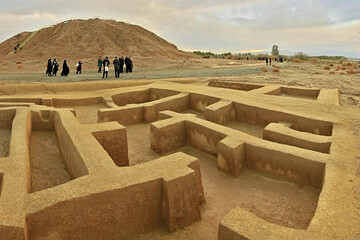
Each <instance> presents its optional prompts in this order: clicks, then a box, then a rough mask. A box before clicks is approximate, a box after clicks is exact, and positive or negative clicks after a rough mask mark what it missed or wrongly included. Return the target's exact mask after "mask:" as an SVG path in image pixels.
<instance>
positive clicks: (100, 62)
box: [98, 56, 102, 73]
mask: <svg viewBox="0 0 360 240" xmlns="http://www.w3.org/2000/svg"><path fill="white" fill-rule="evenodd" d="M101 66H102V60H101V56H99V60H98V67H99V70H98V73H101Z"/></svg>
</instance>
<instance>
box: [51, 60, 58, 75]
mask: <svg viewBox="0 0 360 240" xmlns="http://www.w3.org/2000/svg"><path fill="white" fill-rule="evenodd" d="M58 71H59V64H58V63H57V61H56V58H55V59H54V61H53V70H52V73H53V75H54V76H56V73H57V72H58Z"/></svg>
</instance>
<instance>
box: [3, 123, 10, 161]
mask: <svg viewBox="0 0 360 240" xmlns="http://www.w3.org/2000/svg"><path fill="white" fill-rule="evenodd" d="M10 139H11V130H10V129H0V158H2V157H7V156H9V150H10Z"/></svg>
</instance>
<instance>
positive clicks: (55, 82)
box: [0, 59, 360, 240]
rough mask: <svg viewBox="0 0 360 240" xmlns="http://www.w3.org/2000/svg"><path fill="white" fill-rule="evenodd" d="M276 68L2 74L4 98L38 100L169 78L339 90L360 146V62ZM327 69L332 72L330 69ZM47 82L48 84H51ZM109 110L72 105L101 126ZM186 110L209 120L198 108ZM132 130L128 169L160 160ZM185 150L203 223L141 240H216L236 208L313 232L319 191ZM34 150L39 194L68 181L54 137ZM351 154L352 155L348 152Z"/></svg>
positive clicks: (4, 136)
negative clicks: (221, 167) (102, 113)
mask: <svg viewBox="0 0 360 240" xmlns="http://www.w3.org/2000/svg"><path fill="white" fill-rule="evenodd" d="M187 61H192V60H187ZM194 64H195V65H194ZM276 65H277V66H276V69H279V72H273V69H275V68H274V67H273V66H266V65H265V64H264V63H262V62H259V61H249V62H244V61H242V62H241V61H239V62H236V61H235V63H234V61H231V60H217V59H216V60H215V59H210V60H204V59H200V60H196V61H195V60H194V61H193V62H190V63H189V62H186V61H185V62H184V63H182V64H179V65H178V66H176V67H172V68H171V69H170V70H168V69H166V66H163V67H161V68H158V69H157V70H153V71H150V70H149V69H148V68H143V69H139V70H136V72H135V73H133V74H132V75H131V74H128V75H125V74H124V75H122V77H121V78H120V80H115V79H114V78H113V77H110V78H109V80H108V81H103V80H101V78H100V77H99V75H98V74H97V73H96V72H95V71H93V70H91V71H88V72H87V71H85V72H84V74H82V75H81V76H79V75H77V76H70V77H69V78H61V77H56V78H55V77H53V78H46V77H45V76H42V75H44V74H41V76H40V73H27V74H25V73H15V72H0V95H3V96H5V95H9V96H10V95H12V96H17V95H26V96H32V95H39V94H40V95H41V94H43V93H47V94H48V93H60V94H62V93H69V92H71V93H72V94H73V95H74V96H75V95H76V94H77V93H80V92H83V91H93V90H99V89H107V88H112V87H121V86H132V85H141V84H147V83H151V82H154V81H163V80H164V79H165V80H166V81H177V82H182V83H184V84H185V83H186V84H195V85H203V86H205V85H207V84H208V82H209V81H210V80H212V79H217V80H231V81H239V82H247V83H256V84H282V85H288V86H301V87H308V88H337V89H339V91H340V96H341V99H340V101H341V105H342V106H343V108H344V113H343V114H345V115H346V118H347V124H348V126H347V127H348V128H350V129H351V130H352V132H353V133H354V135H356V136H357V140H358V141H357V142H358V149H360V123H359V119H360V112H359V106H360V74H359V73H357V74H350V73H348V71H350V70H351V69H360V63H356V62H353V63H351V66H343V64H341V63H339V62H334V61H309V62H300V63H294V62H286V63H283V64H276ZM331 65H332V66H331ZM327 66H329V68H330V70H326V69H325V68H324V67H327ZM344 68H345V69H344ZM14 69H15V68H14ZM356 71H357V70H356ZM110 76H112V72H111V73H110ZM135 79H136V80H135ZM140 79H141V80H140ZM99 80H100V81H99ZM59 81H60V83H59ZM48 82H50V84H46V83H48ZM67 82H72V83H67ZM219 91H221V90H219ZM283 100H284V101H286V100H287V97H286V96H284V97H283ZM104 107H105V105H103V104H98V105H92V106H77V107H71V108H73V109H75V110H76V112H77V117H78V119H79V121H80V122H81V123H82V124H88V123H96V120H97V116H96V114H97V110H98V109H100V108H104ZM319 111H326V109H325V110H324V109H319ZM187 113H192V114H196V115H198V117H200V118H201V117H203V116H202V114H199V113H198V112H195V111H188V112H187ZM228 126H229V127H231V128H233V129H234V131H235V130H241V131H244V132H246V133H249V134H251V135H254V136H256V137H261V135H262V130H263V129H262V128H260V127H257V126H252V125H251V126H248V125H246V124H242V123H239V122H231V123H229V124H228ZM126 128H127V137H128V148H129V149H128V150H129V160H130V165H135V164H140V163H143V162H147V161H151V160H153V159H156V158H158V157H160V155H159V154H157V153H155V152H153V151H152V150H151V148H150V136H149V135H150V130H149V124H139V125H131V126H126ZM9 141H10V131H9V130H1V129H0V157H4V156H6V155H7V154H8V149H9ZM350 150H354V149H350ZM181 151H183V152H185V153H187V154H189V155H192V156H195V157H197V158H199V161H200V166H201V174H202V181H203V187H204V191H205V198H206V204H204V205H203V206H202V208H201V215H202V221H199V222H197V223H195V224H194V225H192V226H190V227H187V228H185V229H183V230H180V231H178V232H176V233H174V234H171V235H169V233H167V232H166V231H165V230H163V229H158V230H155V231H153V232H151V233H149V234H147V235H146V236H142V237H141V238H137V239H142V240H146V239H162V240H168V239H179V240H185V239H217V230H218V225H219V222H220V221H221V220H222V218H223V217H224V216H225V214H226V213H227V212H228V211H229V210H231V209H233V208H234V207H238V206H240V207H241V208H243V209H245V210H247V211H250V212H253V213H254V214H256V215H257V216H259V217H261V218H263V219H265V220H267V221H269V222H272V223H275V224H279V225H282V226H286V227H291V228H298V229H306V228H307V226H308V224H309V222H310V221H311V219H312V217H313V215H314V213H315V210H316V206H317V201H318V197H319V194H320V192H319V190H314V189H310V188H307V187H302V186H298V185H296V184H293V183H291V182H288V181H284V180H282V179H277V178H274V177H272V176H268V175H264V174H261V173H258V172H255V171H252V170H250V169H246V170H244V171H243V172H242V173H241V175H240V176H239V177H238V178H236V179H235V178H231V177H229V176H227V175H225V174H223V173H221V172H220V171H218V170H217V163H216V158H215V157H213V156H210V155H206V154H204V153H202V152H199V151H197V150H195V149H192V148H191V147H186V148H183V149H181ZM354 151H355V150H354ZM30 152H31V164H32V170H31V173H32V190H33V191H39V190H42V189H46V188H49V187H52V186H56V185H58V184H62V183H64V182H67V181H69V180H70V179H69V176H68V175H67V173H66V170H65V167H64V165H63V164H62V159H61V154H60V153H59V148H58V146H57V140H56V136H55V134H54V133H52V132H36V131H35V132H34V133H33V136H32V139H31V149H30ZM348 154H353V153H352V152H351V151H350V152H349V153H348ZM354 168H356V169H357V177H360V156H359V157H358V164H357V166H354ZM49 169H51V171H50V172H51V173H52V175H51V176H50V175H48V174H47V173H46V172H49V171H48V170H49ZM357 192H360V190H358V191H357Z"/></svg>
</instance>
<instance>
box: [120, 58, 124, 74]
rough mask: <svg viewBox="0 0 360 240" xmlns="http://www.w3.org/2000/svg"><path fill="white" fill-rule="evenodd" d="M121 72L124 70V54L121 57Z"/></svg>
mask: <svg viewBox="0 0 360 240" xmlns="http://www.w3.org/2000/svg"><path fill="white" fill-rule="evenodd" d="M119 61H120V73H123V72H124V57H123V56H122V57H121V58H120V59H119Z"/></svg>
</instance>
